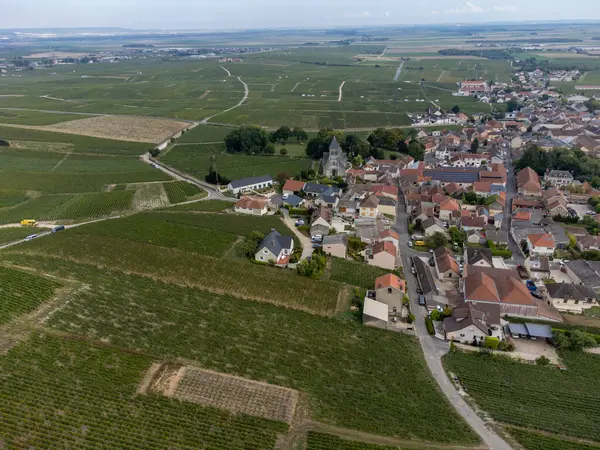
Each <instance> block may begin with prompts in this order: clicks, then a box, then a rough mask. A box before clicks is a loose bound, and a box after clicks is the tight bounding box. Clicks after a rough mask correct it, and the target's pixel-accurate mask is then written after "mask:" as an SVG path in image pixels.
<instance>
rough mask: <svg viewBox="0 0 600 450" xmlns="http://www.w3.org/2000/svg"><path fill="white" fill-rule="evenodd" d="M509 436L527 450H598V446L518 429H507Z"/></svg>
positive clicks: (599, 447) (599, 446)
mask: <svg viewBox="0 0 600 450" xmlns="http://www.w3.org/2000/svg"><path fill="white" fill-rule="evenodd" d="M508 431H509V432H510V434H512V435H513V436H514V438H515V439H516V440H517V441H518V442H519V444H521V445H522V446H523V447H525V448H526V449H527V450H598V449H600V445H593V444H590V443H585V442H581V441H570V440H565V439H560V438H559V437H553V436H548V435H544V434H540V433H532V432H530V431H526V430H523V429H520V428H508Z"/></svg>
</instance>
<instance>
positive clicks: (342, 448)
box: [306, 431, 402, 450]
mask: <svg viewBox="0 0 600 450" xmlns="http://www.w3.org/2000/svg"><path fill="white" fill-rule="evenodd" d="M306 450H402V449H401V448H400V447H397V446H391V445H377V444H367V443H365V442H358V441H350V440H347V439H341V438H339V437H337V436H335V435H333V434H327V433H318V432H316V431H309V432H308V439H307V441H306Z"/></svg>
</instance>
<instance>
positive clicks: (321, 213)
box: [310, 206, 331, 236]
mask: <svg viewBox="0 0 600 450" xmlns="http://www.w3.org/2000/svg"><path fill="white" fill-rule="evenodd" d="M330 228H331V210H330V209H329V208H326V207H324V206H319V207H318V208H317V209H315V210H314V211H313V213H312V216H311V219H310V235H311V236H316V235H320V236H327V235H328V234H329V229H330Z"/></svg>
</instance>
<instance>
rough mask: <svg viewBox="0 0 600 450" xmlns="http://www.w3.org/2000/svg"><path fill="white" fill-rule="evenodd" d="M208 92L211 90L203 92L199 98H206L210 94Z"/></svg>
mask: <svg viewBox="0 0 600 450" xmlns="http://www.w3.org/2000/svg"><path fill="white" fill-rule="evenodd" d="M208 94H210V91H204V92H203V93H202V95H201V96H200V97H198V100H202V99H203V98H206V97H207V96H208Z"/></svg>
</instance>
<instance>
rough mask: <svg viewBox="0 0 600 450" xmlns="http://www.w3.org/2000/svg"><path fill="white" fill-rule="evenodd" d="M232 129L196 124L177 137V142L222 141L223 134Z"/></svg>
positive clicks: (225, 134)
mask: <svg viewBox="0 0 600 450" xmlns="http://www.w3.org/2000/svg"><path fill="white" fill-rule="evenodd" d="M231 130H232V128H230V127H219V126H212V125H198V126H196V127H194V128H192V129H191V130H189V131H186V132H185V133H183V135H182V136H181V137H180V138H179V139H177V143H178V144H183V143H192V144H199V143H205V142H223V139H225V136H227V134H228V133H229V132H230V131H231Z"/></svg>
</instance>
